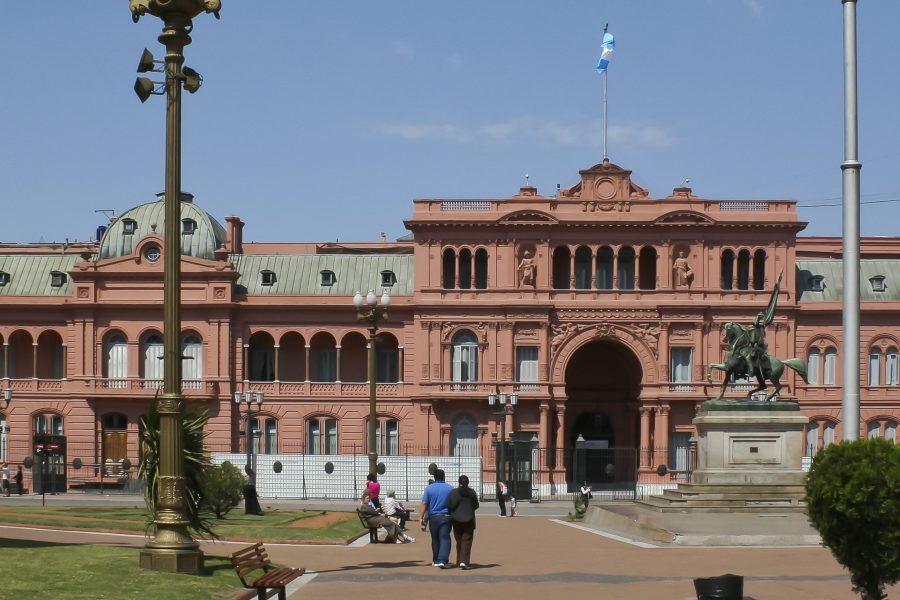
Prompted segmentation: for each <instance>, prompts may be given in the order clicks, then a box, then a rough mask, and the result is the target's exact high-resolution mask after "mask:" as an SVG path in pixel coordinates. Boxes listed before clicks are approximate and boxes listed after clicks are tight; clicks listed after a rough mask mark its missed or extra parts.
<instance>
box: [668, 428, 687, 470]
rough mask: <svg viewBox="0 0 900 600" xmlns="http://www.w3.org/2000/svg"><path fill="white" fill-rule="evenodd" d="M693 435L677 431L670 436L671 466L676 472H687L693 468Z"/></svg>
mask: <svg viewBox="0 0 900 600" xmlns="http://www.w3.org/2000/svg"><path fill="white" fill-rule="evenodd" d="M690 439H691V434H690V433H687V432H682V431H676V432H674V433H672V434H670V435H669V465H670V466H671V468H672V469H674V470H675V471H687V470H689V469H690V468H691V449H690Z"/></svg>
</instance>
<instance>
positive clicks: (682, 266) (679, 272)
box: [672, 250, 694, 287]
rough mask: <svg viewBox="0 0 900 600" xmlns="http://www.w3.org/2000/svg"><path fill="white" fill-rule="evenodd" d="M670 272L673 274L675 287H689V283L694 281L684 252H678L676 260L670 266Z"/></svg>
mask: <svg viewBox="0 0 900 600" xmlns="http://www.w3.org/2000/svg"><path fill="white" fill-rule="evenodd" d="M672 271H673V272H674V274H675V287H691V282H693V281H694V271H693V269H691V265H690V264H688V261H687V258H686V257H685V252H684V250H681V251H679V252H678V258H676V259H675V263H674V264H673V265H672Z"/></svg>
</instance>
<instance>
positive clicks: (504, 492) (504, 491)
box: [497, 481, 509, 517]
mask: <svg viewBox="0 0 900 600" xmlns="http://www.w3.org/2000/svg"><path fill="white" fill-rule="evenodd" d="M508 497H509V486H507V485H506V482H504V481H498V482H497V504H499V505H500V516H501V517H505V516H506V499H507V498H508Z"/></svg>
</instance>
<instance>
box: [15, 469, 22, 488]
mask: <svg viewBox="0 0 900 600" xmlns="http://www.w3.org/2000/svg"><path fill="white" fill-rule="evenodd" d="M15 479H16V488H17V489H18V490H19V495H20V496H21V495H22V465H19V470H18V471H16V476H15Z"/></svg>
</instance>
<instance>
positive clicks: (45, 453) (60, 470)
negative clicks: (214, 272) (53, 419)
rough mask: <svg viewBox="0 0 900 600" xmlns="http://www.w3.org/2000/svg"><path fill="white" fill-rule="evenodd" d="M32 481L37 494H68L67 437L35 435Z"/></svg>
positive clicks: (46, 434) (44, 434)
mask: <svg viewBox="0 0 900 600" xmlns="http://www.w3.org/2000/svg"><path fill="white" fill-rule="evenodd" d="M32 452H33V456H34V462H33V463H32V465H31V481H32V482H33V487H34V493H35V494H62V493H65V492H66V436H64V435H51V434H48V433H36V434H34V440H33V443H32Z"/></svg>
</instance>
